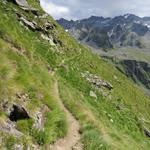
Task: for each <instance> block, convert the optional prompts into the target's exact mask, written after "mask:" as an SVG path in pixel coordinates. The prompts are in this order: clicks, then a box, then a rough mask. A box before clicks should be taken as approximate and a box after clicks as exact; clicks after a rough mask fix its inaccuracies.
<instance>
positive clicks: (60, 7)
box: [40, 0, 150, 19]
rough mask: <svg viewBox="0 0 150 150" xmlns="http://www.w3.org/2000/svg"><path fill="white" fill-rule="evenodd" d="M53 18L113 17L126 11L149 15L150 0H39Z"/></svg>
mask: <svg viewBox="0 0 150 150" xmlns="http://www.w3.org/2000/svg"><path fill="white" fill-rule="evenodd" d="M40 1H41V4H44V5H42V6H43V8H44V9H45V11H47V12H48V13H49V14H51V15H52V16H53V17H54V18H62V17H63V18H66V19H81V18H87V17H90V16H91V15H96V16H104V17H114V16H116V15H122V14H126V13H132V14H135V15H138V16H142V17H143V16H150V0H40Z"/></svg>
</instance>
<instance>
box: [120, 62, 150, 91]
mask: <svg viewBox="0 0 150 150" xmlns="http://www.w3.org/2000/svg"><path fill="white" fill-rule="evenodd" d="M119 64H121V66H123V70H121V71H122V72H123V73H125V74H126V75H127V76H128V77H131V78H132V79H133V81H135V82H136V83H139V82H140V83H142V84H143V85H144V86H145V87H146V88H148V89H150V65H149V64H148V63H146V62H142V61H137V60H122V61H121V62H119ZM118 68H119V69H120V67H119V66H118Z"/></svg>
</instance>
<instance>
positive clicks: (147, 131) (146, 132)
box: [144, 128, 150, 138]
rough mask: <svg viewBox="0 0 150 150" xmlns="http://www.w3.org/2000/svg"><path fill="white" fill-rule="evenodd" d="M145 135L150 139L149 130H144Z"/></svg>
mask: <svg viewBox="0 0 150 150" xmlns="http://www.w3.org/2000/svg"><path fill="white" fill-rule="evenodd" d="M144 133H145V135H146V136H147V137H149V138H150V131H149V130H148V129H147V128H144Z"/></svg>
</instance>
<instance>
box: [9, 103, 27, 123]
mask: <svg viewBox="0 0 150 150" xmlns="http://www.w3.org/2000/svg"><path fill="white" fill-rule="evenodd" d="M9 119H10V120H11V121H18V120H24V119H30V117H29V115H28V113H27V111H26V110H25V109H24V108H23V107H22V106H17V105H13V108H12V111H11V112H10V115H9Z"/></svg>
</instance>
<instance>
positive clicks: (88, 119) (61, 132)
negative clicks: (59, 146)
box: [0, 0, 150, 150]
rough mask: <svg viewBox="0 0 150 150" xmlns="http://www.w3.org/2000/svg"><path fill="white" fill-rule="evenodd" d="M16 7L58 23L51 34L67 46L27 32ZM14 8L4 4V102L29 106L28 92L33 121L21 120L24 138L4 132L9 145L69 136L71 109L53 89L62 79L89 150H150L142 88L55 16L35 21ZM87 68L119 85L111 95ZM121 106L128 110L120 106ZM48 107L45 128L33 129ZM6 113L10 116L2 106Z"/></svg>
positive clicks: (0, 89) (0, 36)
mask: <svg viewBox="0 0 150 150" xmlns="http://www.w3.org/2000/svg"><path fill="white" fill-rule="evenodd" d="M29 3H30V4H31V5H33V6H35V7H36V8H39V4H38V3H37V1H31V0H30V1H29ZM0 4H1V3H0ZM13 8H15V9H16V10H17V11H18V12H20V13H22V14H24V15H25V16H26V17H27V18H28V19H30V20H35V21H37V23H39V24H40V25H43V24H44V23H45V22H46V21H47V20H49V21H50V22H51V23H53V24H55V26H56V27H55V29H53V30H51V31H49V34H50V35H51V36H53V38H55V39H57V40H60V41H61V42H62V45H59V44H57V45H56V46H55V47H54V46H51V45H50V44H49V43H48V42H47V41H44V40H43V39H41V36H40V34H41V33H39V32H37V31H35V32H32V31H30V30H26V29H25V28H24V27H23V26H21V25H20V23H19V21H18V19H17V16H16V15H15V13H14V11H13ZM8 9H9V10H8V11H7V12H6V11H5V6H4V5H3V4H2V5H0V16H1V19H0V103H3V102H4V100H5V99H8V100H9V102H12V103H17V104H23V102H22V101H21V100H20V99H17V98H16V93H27V94H28V95H29V101H27V102H26V103H25V104H24V105H25V107H26V109H27V111H28V112H29V115H30V116H31V118H32V119H31V120H20V121H17V122H16V125H17V129H18V130H19V131H21V132H23V133H24V136H23V137H22V138H21V139H20V140H19V141H18V139H16V138H14V137H12V136H10V135H8V134H3V133H2V134H1V135H2V136H1V137H3V138H6V140H5V141H4V146H5V145H8V147H9V149H11V147H13V146H14V144H15V143H18V142H19V143H23V145H24V147H25V146H26V145H28V144H29V145H30V144H31V143H34V144H39V145H41V147H42V146H43V148H44V146H45V145H47V144H50V143H53V142H55V141H56V140H57V139H59V138H61V137H64V136H65V135H66V133H67V129H68V125H67V121H66V116H65V112H64V111H62V109H61V108H60V106H59V104H58V101H57V96H56V95H55V92H54V89H53V86H54V83H55V81H56V80H58V81H59V91H60V97H61V99H62V100H63V102H64V104H65V106H66V107H67V108H68V109H69V110H70V112H71V113H72V114H73V115H74V116H75V117H76V119H77V120H78V121H79V122H80V125H81V129H80V132H81V133H82V134H81V136H82V142H83V144H84V148H85V149H87V150H99V149H102V150H107V149H108V150H111V149H112V150H120V149H121V150H127V149H135V150H141V149H144V150H149V147H150V142H149V140H148V139H147V138H146V137H145V136H144V133H143V131H142V126H143V124H142V123H141V121H140V120H141V119H144V120H146V122H145V123H144V125H145V126H146V127H147V128H150V124H148V123H147V122H149V120H150V116H149V114H150V109H149V108H150V101H149V98H148V97H146V96H145V95H144V92H143V91H142V89H140V87H138V86H137V85H135V84H134V83H133V82H132V81H131V80H130V79H128V78H127V77H126V76H125V75H123V74H122V73H120V72H119V71H118V70H117V69H116V68H115V67H114V66H113V65H111V64H109V63H108V62H105V61H104V60H103V59H101V58H100V57H99V56H98V55H96V54H93V53H91V52H90V50H89V49H87V48H85V47H84V46H82V45H80V44H78V43H77V42H76V40H74V39H73V38H71V36H70V35H68V34H67V33H66V32H65V31H64V30H63V28H62V27H60V26H59V25H58V24H57V23H56V22H55V21H54V20H53V19H52V18H51V17H48V18H47V19H45V20H40V19H35V18H34V15H33V14H32V13H27V12H24V11H23V10H21V9H20V8H18V7H17V6H16V5H14V4H12V3H10V2H9V5H8ZM40 13H43V12H42V10H40ZM58 50H59V51H58ZM48 67H51V68H52V69H53V70H55V75H53V76H52V75H51V74H49V72H48V69H47V68H48ZM85 71H89V72H90V73H92V74H95V75H98V76H99V77H100V78H102V79H104V80H106V81H108V82H110V83H111V84H112V85H113V87H114V88H113V90H112V92H111V99H110V98H109V97H105V96H103V95H102V94H101V93H99V92H98V90H96V89H95V88H94V87H93V86H91V84H90V83H89V82H87V81H86V79H84V78H82V76H81V73H84V72H85ZM114 76H117V78H118V80H119V82H118V81H116V79H114ZM91 90H92V91H94V92H95V93H96V94H97V97H98V98H97V99H94V98H92V97H90V91H91ZM39 95H40V96H39ZM118 105H121V106H122V107H123V109H122V110H118V109H117V108H116V107H117V106H118ZM42 106H46V107H47V108H48V112H45V113H44V118H45V123H44V130H42V129H41V130H40V129H35V128H33V124H34V121H35V120H34V115H35V114H36V113H37V112H38V111H39V110H40V109H41V108H42ZM0 113H1V114H5V113H4V112H3V110H2V109H0ZM4 116H5V117H4ZM0 119H1V120H3V121H6V119H7V117H6V115H0ZM1 122H2V121H0V123H1ZM25 141H27V142H25ZM5 147H6V146H5Z"/></svg>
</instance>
